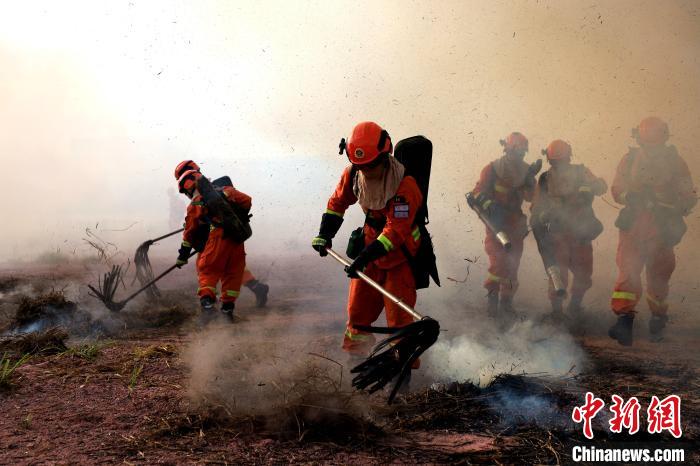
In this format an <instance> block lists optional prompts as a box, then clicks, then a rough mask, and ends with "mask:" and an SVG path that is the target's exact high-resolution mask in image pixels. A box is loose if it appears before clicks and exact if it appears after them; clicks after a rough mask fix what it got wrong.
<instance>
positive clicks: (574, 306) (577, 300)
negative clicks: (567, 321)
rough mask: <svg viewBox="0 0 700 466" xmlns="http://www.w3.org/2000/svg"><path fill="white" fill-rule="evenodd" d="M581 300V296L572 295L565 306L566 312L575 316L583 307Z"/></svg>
mask: <svg viewBox="0 0 700 466" xmlns="http://www.w3.org/2000/svg"><path fill="white" fill-rule="evenodd" d="M582 302H583V296H579V295H572V296H571V299H570V300H569V305H568V306H567V307H566V312H567V313H568V314H570V315H571V317H576V316H577V315H579V314H581V312H582V310H583V307H581V303H582Z"/></svg>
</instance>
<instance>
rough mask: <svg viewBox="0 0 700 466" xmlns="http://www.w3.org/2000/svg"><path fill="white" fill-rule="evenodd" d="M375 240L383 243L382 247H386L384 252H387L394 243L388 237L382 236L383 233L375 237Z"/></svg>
mask: <svg viewBox="0 0 700 466" xmlns="http://www.w3.org/2000/svg"><path fill="white" fill-rule="evenodd" d="M377 240H378V241H379V242H380V243H382V244H383V245H384V249H386V252H389V251H391V250H392V249H394V243H392V242H391V240H390V239H389V238H387V237H386V236H384V233H382V234H381V235H379V238H377Z"/></svg>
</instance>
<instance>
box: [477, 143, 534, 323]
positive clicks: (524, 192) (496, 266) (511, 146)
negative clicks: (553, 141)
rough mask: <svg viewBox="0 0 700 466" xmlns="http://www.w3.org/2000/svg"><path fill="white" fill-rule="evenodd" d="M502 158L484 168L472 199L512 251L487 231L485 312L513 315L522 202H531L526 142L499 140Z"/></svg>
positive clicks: (531, 180) (523, 219)
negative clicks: (507, 238) (525, 159)
mask: <svg viewBox="0 0 700 466" xmlns="http://www.w3.org/2000/svg"><path fill="white" fill-rule="evenodd" d="M500 142H501V145H502V146H503V156H502V157H501V158H499V159H497V160H495V161H493V162H491V163H489V164H488V165H486V167H484V169H483V170H482V171H481V176H480V177H479V181H478V182H477V183H476V186H475V187H474V189H473V190H472V195H473V196H474V198H475V199H476V202H477V203H478V204H479V205H480V207H481V208H482V210H483V211H484V212H486V214H487V215H488V216H489V217H490V218H491V219H492V220H495V223H497V224H498V226H499V227H500V228H502V230H503V231H504V232H505V233H506V234H507V235H508V237H509V238H510V241H511V245H512V246H511V249H510V250H508V251H507V250H505V249H504V248H503V246H502V245H501V243H500V242H499V241H498V238H496V234H495V233H494V232H493V231H491V229H489V228H486V240H485V241H484V247H485V249H486V254H488V256H489V269H488V275H487V277H486V281H485V282H484V288H486V290H487V292H488V295H487V297H488V312H490V313H492V314H493V313H495V312H496V311H498V310H500V311H501V312H503V313H504V314H506V315H512V314H513V296H514V295H515V292H516V291H517V289H518V268H519V266H520V258H521V257H522V254H523V240H524V239H525V236H526V235H527V231H528V229H527V220H526V217H525V214H523V211H522V204H523V201H530V200H532V194H533V191H534V188H535V177H534V175H533V174H531V173H530V165H528V164H527V163H525V161H524V160H523V158H524V157H525V154H526V153H527V151H528V141H527V138H526V137H525V136H523V135H522V134H521V133H518V132H515V133H511V134H510V135H508V137H507V138H506V139H505V140H501V141H500Z"/></svg>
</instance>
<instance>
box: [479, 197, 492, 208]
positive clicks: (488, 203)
mask: <svg viewBox="0 0 700 466" xmlns="http://www.w3.org/2000/svg"><path fill="white" fill-rule="evenodd" d="M492 202H493V201H492V200H491V199H489V200H488V201H486V202H484V204H483V205H482V206H481V207H483V208H484V209H488V208H489V206H490V205H491V203H492Z"/></svg>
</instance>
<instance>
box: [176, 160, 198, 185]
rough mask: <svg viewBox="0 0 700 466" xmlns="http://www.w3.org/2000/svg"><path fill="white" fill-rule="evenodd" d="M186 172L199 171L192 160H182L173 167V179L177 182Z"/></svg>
mask: <svg viewBox="0 0 700 466" xmlns="http://www.w3.org/2000/svg"><path fill="white" fill-rule="evenodd" d="M188 170H194V171H197V172H198V171H199V165H197V164H196V163H195V162H194V161H193V160H183V161H182V162H180V163H178V164H177V167H175V179H176V180H179V179H180V177H181V176H182V175H183V174H184V173H185V172H186V171H188Z"/></svg>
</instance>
